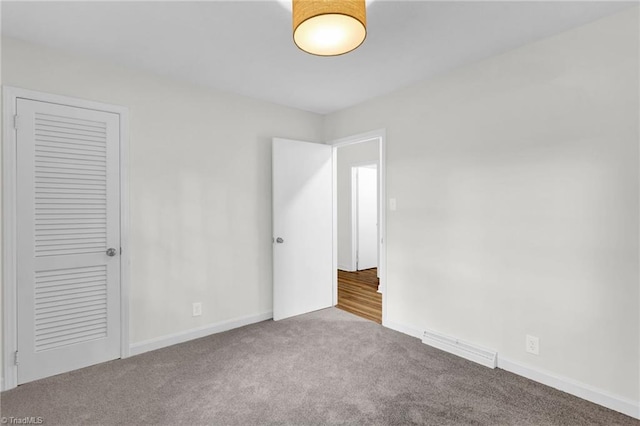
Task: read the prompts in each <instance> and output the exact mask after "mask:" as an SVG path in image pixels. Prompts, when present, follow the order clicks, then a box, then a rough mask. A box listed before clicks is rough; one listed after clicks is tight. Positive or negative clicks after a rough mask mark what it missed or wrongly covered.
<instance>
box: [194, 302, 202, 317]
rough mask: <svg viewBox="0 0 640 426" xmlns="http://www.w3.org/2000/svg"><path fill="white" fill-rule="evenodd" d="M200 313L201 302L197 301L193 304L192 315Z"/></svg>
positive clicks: (195, 315)
mask: <svg viewBox="0 0 640 426" xmlns="http://www.w3.org/2000/svg"><path fill="white" fill-rule="evenodd" d="M200 315H202V303H200V302H197V303H194V304H193V316H194V317H199V316H200Z"/></svg>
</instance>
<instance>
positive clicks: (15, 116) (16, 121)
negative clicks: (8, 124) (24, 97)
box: [13, 114, 19, 130]
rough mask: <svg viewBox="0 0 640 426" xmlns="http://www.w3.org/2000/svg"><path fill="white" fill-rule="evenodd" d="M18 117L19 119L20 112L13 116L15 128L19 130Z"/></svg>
mask: <svg viewBox="0 0 640 426" xmlns="http://www.w3.org/2000/svg"><path fill="white" fill-rule="evenodd" d="M18 119H19V117H18V114H16V115H14V116H13V128H14V129H16V130H18Z"/></svg>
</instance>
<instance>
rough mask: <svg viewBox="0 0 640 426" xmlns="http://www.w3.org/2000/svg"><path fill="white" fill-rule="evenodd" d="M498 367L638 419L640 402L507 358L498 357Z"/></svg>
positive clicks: (639, 416) (639, 417)
mask: <svg viewBox="0 0 640 426" xmlns="http://www.w3.org/2000/svg"><path fill="white" fill-rule="evenodd" d="M498 368H501V369H503V370H506V371H509V372H511V373H514V374H517V375H519V376H522V377H526V378H527V379H531V380H533V381H534V382H538V383H542V384H544V385H547V386H550V387H552V388H555V389H558V390H561V391H563V392H566V393H569V394H571V395H574V396H577V397H578V398H582V399H586V400H587V401H590V402H593V403H595V404H598V405H602V406H603V407H607V408H610V409H612V410H614V411H618V412H620V413H623V414H626V415H627V416H630V417H633V418H636V419H640V402H638V401H635V402H634V401H632V400H629V399H625V398H623V397H621V396H618V395H613V394H611V393H609V392H607V391H605V390H602V389H597V388H595V387H593V386H591V385H587V384H585V383H580V382H578V381H575V380H573V379H569V378H567V377H562V376H559V375H557V374H554V373H551V372H548V371H544V370H541V369H539V368H537V367H531V366H528V365H524V364H520V363H518V362H515V361H511V360H509V359H506V358H503V357H500V356H499V357H498Z"/></svg>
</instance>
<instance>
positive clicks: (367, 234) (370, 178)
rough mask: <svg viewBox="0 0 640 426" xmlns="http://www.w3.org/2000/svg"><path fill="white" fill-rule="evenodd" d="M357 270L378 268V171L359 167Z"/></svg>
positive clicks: (357, 180)
mask: <svg viewBox="0 0 640 426" xmlns="http://www.w3.org/2000/svg"><path fill="white" fill-rule="evenodd" d="M356 182H357V183H356V185H357V206H356V208H357V218H358V224H357V241H358V248H357V269H358V270H359V271H362V270H364V269H371V268H376V267H377V266H378V169H377V167H375V166H371V167H368V166H364V167H358V172H357V179H356Z"/></svg>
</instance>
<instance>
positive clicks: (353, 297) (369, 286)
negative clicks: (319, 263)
mask: <svg viewBox="0 0 640 426" xmlns="http://www.w3.org/2000/svg"><path fill="white" fill-rule="evenodd" d="M377 273H378V270H377V269H376V268H372V269H366V270H364V271H357V272H347V271H340V270H338V305H337V306H336V307H337V308H340V309H342V310H345V311H347V312H351V313H352V314H355V315H358V316H360V317H363V318H366V319H368V320H371V321H375V322H377V323H378V324H382V294H380V293H378V283H379V280H378V277H377Z"/></svg>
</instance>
